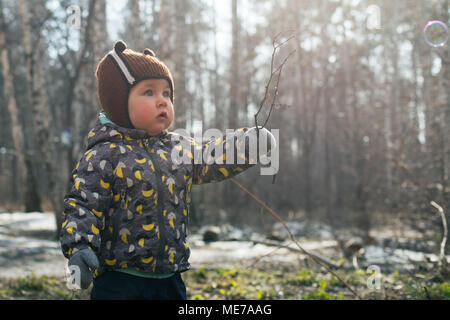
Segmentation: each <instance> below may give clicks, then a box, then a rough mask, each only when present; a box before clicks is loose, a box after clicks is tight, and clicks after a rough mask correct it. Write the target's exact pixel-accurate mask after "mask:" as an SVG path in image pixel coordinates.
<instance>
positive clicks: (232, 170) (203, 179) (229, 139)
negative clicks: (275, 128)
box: [192, 127, 276, 184]
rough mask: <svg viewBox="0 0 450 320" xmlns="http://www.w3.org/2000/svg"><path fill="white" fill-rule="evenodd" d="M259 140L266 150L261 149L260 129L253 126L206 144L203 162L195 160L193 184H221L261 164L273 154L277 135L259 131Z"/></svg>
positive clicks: (265, 130)
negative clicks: (266, 157)
mask: <svg viewBox="0 0 450 320" xmlns="http://www.w3.org/2000/svg"><path fill="white" fill-rule="evenodd" d="M259 139H263V141H264V142H266V141H267V143H263V146H264V148H258V144H259V140H258V134H257V130H256V127H252V128H240V129H238V130H235V131H233V132H231V133H228V134H226V135H225V136H222V137H219V138H216V137H213V138H212V139H210V140H209V141H208V142H206V143H203V144H202V146H201V150H202V152H201V156H202V161H201V162H200V161H194V170H193V181H192V182H193V183H194V184H203V183H208V182H217V181H222V180H225V179H228V178H231V177H234V176H236V175H238V174H239V173H241V172H243V171H245V170H247V169H249V168H251V167H253V166H254V165H255V164H257V163H258V158H261V157H263V156H266V155H267V154H270V151H271V149H272V150H273V149H275V145H276V141H275V138H274V136H273V135H272V134H271V133H270V132H269V131H268V130H267V129H265V128H262V129H259ZM260 146H261V145H260ZM258 154H259V157H258ZM197 160H198V158H197ZM196 162H197V163H196Z"/></svg>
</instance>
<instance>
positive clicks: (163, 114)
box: [157, 112, 167, 120]
mask: <svg viewBox="0 0 450 320" xmlns="http://www.w3.org/2000/svg"><path fill="white" fill-rule="evenodd" d="M157 118H158V119H160V120H164V119H167V113H166V112H162V113H160V114H159V115H158V117H157Z"/></svg>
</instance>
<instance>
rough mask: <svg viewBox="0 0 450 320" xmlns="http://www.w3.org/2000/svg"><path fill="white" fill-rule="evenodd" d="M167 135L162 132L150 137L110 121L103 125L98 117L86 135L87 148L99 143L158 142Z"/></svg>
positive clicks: (138, 130) (143, 132)
mask: <svg viewBox="0 0 450 320" xmlns="http://www.w3.org/2000/svg"><path fill="white" fill-rule="evenodd" d="M167 135H168V131H167V130H163V131H162V132H161V133H159V134H158V135H156V136H150V135H149V134H148V133H147V132H146V131H145V130H140V129H130V128H124V127H120V126H118V125H116V124H115V123H113V122H111V121H109V122H106V123H105V122H102V121H101V119H100V117H99V119H98V120H97V122H96V123H95V126H94V128H92V130H91V131H90V132H89V134H88V140H87V147H88V149H91V148H92V147H94V146H95V145H96V144H99V143H104V142H109V143H119V142H121V141H124V140H125V141H127V140H143V139H148V140H149V141H150V142H151V141H158V140H161V139H162V138H164V137H167Z"/></svg>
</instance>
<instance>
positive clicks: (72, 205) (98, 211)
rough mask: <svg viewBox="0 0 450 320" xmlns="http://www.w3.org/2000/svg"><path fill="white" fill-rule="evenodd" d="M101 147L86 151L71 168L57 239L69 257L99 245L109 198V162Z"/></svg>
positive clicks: (95, 249)
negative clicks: (69, 186)
mask: <svg viewBox="0 0 450 320" xmlns="http://www.w3.org/2000/svg"><path fill="white" fill-rule="evenodd" d="M101 149H102V147H97V148H94V149H90V150H88V151H86V153H85V154H84V155H83V157H82V158H81V160H80V161H79V162H78V164H77V166H76V167H75V169H74V170H73V171H72V178H71V182H72V187H71V189H70V191H69V193H68V194H67V195H66V196H65V197H64V211H63V213H62V214H63V216H64V219H63V220H64V222H63V223H62V228H61V233H60V240H61V248H62V251H63V254H64V256H65V257H66V258H70V257H71V256H72V254H74V253H75V252H77V251H78V250H81V249H84V248H87V247H90V248H91V249H92V250H94V252H95V253H98V251H99V248H100V242H101V238H100V231H101V230H103V229H104V227H105V214H107V212H108V208H109V203H110V200H111V184H112V178H113V175H112V166H111V163H110V162H109V161H108V158H107V157H105V156H104V155H105V154H108V152H105V151H104V152H102V150H101ZM102 154H103V157H102Z"/></svg>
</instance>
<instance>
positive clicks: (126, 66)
mask: <svg viewBox="0 0 450 320" xmlns="http://www.w3.org/2000/svg"><path fill="white" fill-rule="evenodd" d="M95 75H96V77H97V82H98V97H99V100H100V104H101V106H102V109H103V110H104V111H105V112H106V115H107V116H108V118H109V119H110V120H112V121H113V122H114V123H116V124H118V125H119V126H121V127H125V128H133V125H132V123H131V121H130V116H129V115H128V94H129V92H130V89H131V88H132V87H133V86H135V85H136V84H137V83H138V82H139V81H141V80H144V79H166V80H167V82H168V83H169V85H170V88H171V95H170V100H172V103H173V91H174V86H173V79H172V74H171V73H170V71H169V68H167V66H166V65H165V64H164V63H163V62H162V61H160V60H159V59H158V58H156V56H155V53H154V52H153V51H152V50H150V49H144V52H143V53H140V52H136V51H133V50H131V49H127V45H126V44H125V42H123V41H122V40H119V41H117V42H116V43H115V44H114V49H113V50H111V51H110V52H108V54H106V55H105V56H104V57H103V59H102V60H100V62H99V64H98V66H97V71H96V72H95Z"/></svg>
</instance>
